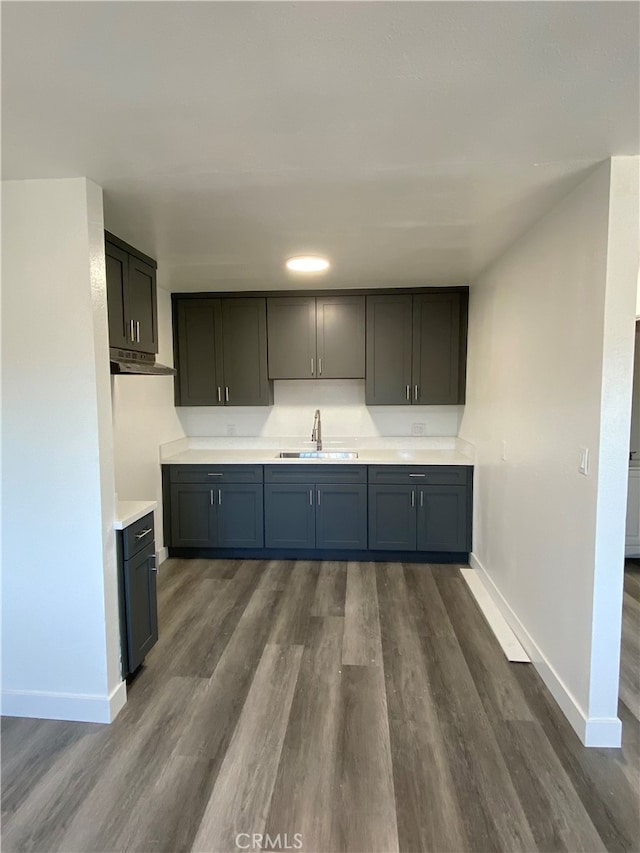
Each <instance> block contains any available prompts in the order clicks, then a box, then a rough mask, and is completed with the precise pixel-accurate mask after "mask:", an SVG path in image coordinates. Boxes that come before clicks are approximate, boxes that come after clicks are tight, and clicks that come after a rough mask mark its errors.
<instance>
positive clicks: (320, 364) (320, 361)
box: [318, 356, 322, 376]
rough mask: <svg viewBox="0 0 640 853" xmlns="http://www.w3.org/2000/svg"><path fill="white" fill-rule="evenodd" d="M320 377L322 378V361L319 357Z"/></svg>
mask: <svg viewBox="0 0 640 853" xmlns="http://www.w3.org/2000/svg"><path fill="white" fill-rule="evenodd" d="M318 376H322V359H321V358H320V356H318Z"/></svg>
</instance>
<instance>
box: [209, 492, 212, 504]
mask: <svg viewBox="0 0 640 853" xmlns="http://www.w3.org/2000/svg"><path fill="white" fill-rule="evenodd" d="M209 504H210V505H211V506H213V489H209Z"/></svg>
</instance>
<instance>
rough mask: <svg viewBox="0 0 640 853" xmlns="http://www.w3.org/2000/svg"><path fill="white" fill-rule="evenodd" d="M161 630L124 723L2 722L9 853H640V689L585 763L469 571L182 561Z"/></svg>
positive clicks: (168, 575)
mask: <svg viewBox="0 0 640 853" xmlns="http://www.w3.org/2000/svg"><path fill="white" fill-rule="evenodd" d="M639 577H640V575H639V574H638V573H635V574H634V573H633V572H631V573H629V574H628V579H627V592H628V595H630V596H631V597H632V598H633V600H634V601H635V602H636V604H637V603H638V602H639V601H640V597H639V595H638V590H639V584H638V578H639ZM159 620H160V640H159V642H158V644H157V646H156V647H155V648H154V649H153V650H152V652H151V653H150V654H149V656H148V658H147V662H146V664H145V666H144V667H143V669H142V670H141V671H140V673H139V674H138V676H137V677H136V679H135V681H134V682H133V684H132V685H131V686H130V689H129V701H128V703H127V705H126V707H125V708H124V709H123V711H122V712H121V713H120V715H119V717H118V718H117V719H116V721H115V722H114V723H113V724H112V725H111V726H98V725H91V724H79V723H65V722H54V721H38V720H26V719H9V718H6V719H4V720H3V723H2V849H3V850H4V851H22V850H33V851H54V850H56V851H65V853H71V851H82V853H87V851H141V853H142V851H144V853H155V851H167V853H177V851H189V850H195V851H237V850H239V849H259V847H260V845H259V844H258V845H257V846H253V845H252V840H253V839H252V838H251V836H252V835H253V834H257V835H260V836H263V844H262V846H263V848H266V849H286V848H287V845H288V849H291V848H294V849H295V846H299V845H300V842H301V843H302V849H303V850H304V851H313V853H325V851H326V853H328V851H362V853H371V851H382V853H387V851H397V850H400V851H407V853H408V851H430V853H442V851H456V853H460V852H461V851H475V852H477V853H485V851H508V853H513V851H547V852H548V853H550V851H589V853H592V851H598V850H610V851H638V850H639V849H640V822H639V804H640V772H639V766H640V723H639V722H638V719H637V707H635V708H633V707H627V704H626V703H627V702H629V703H631V704H633V701H634V700H633V695H635V696H636V698H637V693H636V694H633V692H632V691H631V690H630V689H628V687H624V688H623V692H622V700H623V701H621V704H620V714H621V716H622V719H623V723H624V727H623V738H624V743H623V747H622V749H620V750H604V749H589V750H588V749H585V748H584V747H582V746H581V744H580V742H579V741H578V738H577V737H576V736H575V734H574V733H573V731H572V729H571V728H570V726H569V724H568V723H567V722H566V721H565V719H564V717H563V716H562V714H561V713H560V711H559V709H558V708H557V706H556V705H555V702H554V701H553V699H552V698H551V696H550V694H549V693H548V691H547V690H546V688H545V687H544V685H543V684H542V682H541V680H540V678H539V677H538V676H537V674H536V672H535V670H534V668H533V667H532V666H531V665H526V664H511V663H508V662H507V660H506V659H505V658H504V656H503V654H502V652H501V650H500V648H499V646H498V644H497V642H496V641H495V639H494V637H493V635H492V633H491V631H490V630H489V628H488V627H487V625H486V623H485V621H484V619H483V617H482V615H481V613H480V611H479V610H478V608H477V606H476V604H475V602H474V600H473V598H472V597H471V595H470V592H469V590H468V587H467V585H466V583H465V582H464V581H463V579H462V577H461V575H460V572H459V571H458V569H457V568H455V567H452V566H437V565H430V566H426V565H400V564H393V563H389V564H372V563H349V564H347V563H342V562H334V563H331V562H324V563H313V562H301V561H300V562H281V561H272V562H259V561H238V562H234V561H206V560H191V561H186V560H171V561H169V562H167V563H165V564H163V566H162V569H161V575H160V580H159ZM626 624H627V627H628V628H629V630H632V626H633V623H632V622H630V621H629V619H628V618H627V619H626ZM629 642H630V641H629ZM630 647H631V646H630ZM633 648H635V652H633V650H632V653H633V654H637V650H638V646H637V645H636V646H634V647H633ZM623 652H624V653H625V654H627V650H626V649H623ZM636 662H637V661H636ZM624 666H625V662H624V659H623V673H624V672H625V669H624ZM634 666H635V664H634V663H633V662H631V663H630V664H629V671H628V672H627V674H626V675H624V677H623V682H624V683H626V684H627V686H628V685H629V684H631V682H632V680H633V678H632V675H633V673H632V670H633V667H634ZM635 674H636V681H635V684H636V687H637V669H636V673H635ZM625 691H626V692H625ZM240 833H245V834H244V835H241V836H240V837H239V838H237V837H238V834H240ZM267 836H268V838H267ZM236 839H237V841H238V843H237V844H236Z"/></svg>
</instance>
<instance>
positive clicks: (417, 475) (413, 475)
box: [409, 474, 427, 477]
mask: <svg viewBox="0 0 640 853" xmlns="http://www.w3.org/2000/svg"><path fill="white" fill-rule="evenodd" d="M409 476H410V477H426V476H427V475H426V474H409Z"/></svg>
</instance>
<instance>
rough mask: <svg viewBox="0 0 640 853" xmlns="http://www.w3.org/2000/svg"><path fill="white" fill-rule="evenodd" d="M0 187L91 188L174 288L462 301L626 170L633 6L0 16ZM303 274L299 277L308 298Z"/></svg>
mask: <svg viewBox="0 0 640 853" xmlns="http://www.w3.org/2000/svg"><path fill="white" fill-rule="evenodd" d="M2 15H3V19H2V71H3V81H2V88H3V91H2V96H3V97H2V122H3V124H2V142H3V150H2V154H3V177H4V178H46V177H68V176H81V175H86V176H88V177H90V178H91V179H93V180H94V181H96V182H97V183H98V184H100V185H101V186H102V187H104V191H105V220H106V225H107V227H108V228H109V229H110V230H112V231H114V232H115V233H116V234H118V235H119V236H121V237H123V238H124V239H126V240H128V241H129V242H132V243H134V244H135V245H137V246H139V247H140V248H141V249H143V250H144V251H146V252H148V253H149V254H151V255H153V256H155V257H157V259H158V262H159V264H160V266H161V268H162V270H163V276H162V278H163V281H164V283H165V284H166V286H168V287H170V289H171V290H208V289H229V290H235V289H241V290H244V289H247V290H250V289H268V288H276V287H288V286H290V284H291V279H290V278H288V276H287V274H286V273H285V272H284V269H283V263H284V259H285V258H286V257H288V256H290V255H291V254H295V253H298V252H302V251H315V252H319V253H323V254H326V255H327V256H329V257H330V258H331V259H332V261H333V268H332V270H331V272H330V273H329V274H327V275H326V276H324V277H323V278H322V286H323V287H333V286H336V287H339V286H341V285H343V284H347V285H349V286H354V285H358V284H360V285H363V286H364V285H369V284H380V285H387V286H388V285H398V286H402V285H408V284H416V283H419V284H431V285H434V284H464V283H467V282H469V281H470V280H472V279H473V277H474V275H476V274H477V273H478V272H479V271H480V270H481V269H482V268H483V267H484V266H485V265H486V264H487V263H488V262H489V261H490V260H491V259H492V257H494V256H495V255H496V253H498V252H499V251H500V250H501V249H503V248H504V247H505V246H506V245H507V244H508V243H509V242H510V241H511V240H513V239H514V238H515V236H517V234H518V233H520V232H521V231H522V230H523V229H524V228H525V227H526V226H527V225H528V224H529V223H530V222H532V221H533V220H534V219H535V218H536V217H537V216H539V215H540V214H541V213H542V212H543V211H544V210H545V209H546V208H548V207H549V206H550V205H551V204H552V203H553V202H554V201H555V199H557V198H559V197H560V196H561V195H562V194H563V193H565V192H567V190H568V189H569V188H570V187H571V186H572V185H573V184H574V183H576V182H577V181H578V180H580V179H581V177H582V176H583V175H585V174H586V172H587V171H588V169H589V168H590V167H592V166H593V165H594V164H595V163H596V162H598V161H600V160H602V159H604V158H606V157H608V156H610V155H613V154H637V153H638V150H639V148H638V134H639V116H638V102H639V94H638V88H639V81H638V67H639V57H638V54H639V48H638V38H639V36H638V32H639V20H638V18H639V6H638V4H636V3H616V2H611V3H610V2H602V3H598V2H593V3H592V2H585V3H582V2H570V3H552V2H550V3H544V2H541V3H533V2H529V3H517V2H515V3H491V2H486V3H449V2H446V3H435V2H434V3H431V2H424V3H420V2H416V3H404V2H398V0H394V2H379V3H370V2H350V3H347V2H342V3H341V2H304V3H294V2H283V3H265V2H257V3H249V2H247V3H243V2H235V3H215V2H195V3H190V2H160V3H156V2H139V3H131V2H106V3H103V2H88V3H83V2H77V3H75V2H69V3H57V2H45V3H35V2H4V3H3V4H2ZM317 283H318V279H315V280H314V281H313V283H312V284H313V285H314V286H317Z"/></svg>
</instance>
